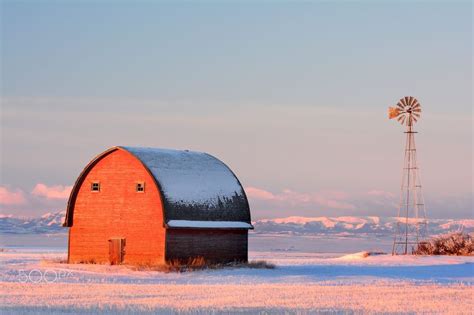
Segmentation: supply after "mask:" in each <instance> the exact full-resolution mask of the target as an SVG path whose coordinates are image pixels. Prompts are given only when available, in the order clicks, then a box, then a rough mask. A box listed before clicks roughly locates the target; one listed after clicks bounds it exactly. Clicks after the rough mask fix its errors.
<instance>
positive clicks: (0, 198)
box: [0, 186, 26, 206]
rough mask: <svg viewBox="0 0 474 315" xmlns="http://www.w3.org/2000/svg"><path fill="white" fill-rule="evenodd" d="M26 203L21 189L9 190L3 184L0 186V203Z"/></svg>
mask: <svg viewBox="0 0 474 315" xmlns="http://www.w3.org/2000/svg"><path fill="white" fill-rule="evenodd" d="M25 203H26V199H25V194H24V193H23V191H22V190H19V189H16V190H15V191H13V190H9V189H8V188H7V187H5V186H0V204H2V205H9V206H11V205H23V204H25Z"/></svg>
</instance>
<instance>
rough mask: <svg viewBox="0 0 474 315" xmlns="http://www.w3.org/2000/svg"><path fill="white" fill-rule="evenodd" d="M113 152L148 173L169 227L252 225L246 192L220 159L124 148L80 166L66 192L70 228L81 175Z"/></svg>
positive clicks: (200, 154)
mask: <svg viewBox="0 0 474 315" xmlns="http://www.w3.org/2000/svg"><path fill="white" fill-rule="evenodd" d="M115 150H125V151H127V152H129V153H131V154H132V155H133V156H135V157H136V158H137V159H138V160H139V161H140V162H141V163H142V164H143V166H144V167H145V168H146V169H147V170H148V171H149V173H150V174H151V175H152V177H153V178H154V180H155V183H156V184H157V186H158V189H159V191H160V193H161V197H162V202H163V210H164V222H165V224H166V225H167V226H168V227H181V228H182V227H184V228H186V227H196V228H199V227H200V228H219V227H220V228H252V226H251V219H250V209H249V204H248V201H247V197H246V195H245V191H244V189H243V187H242V185H241V184H240V182H239V180H238V179H237V177H236V176H235V174H234V173H233V172H232V171H231V170H230V168H229V167H228V166H227V165H225V164H224V163H223V162H221V161H220V160H219V159H217V158H215V157H214V156H212V155H210V154H207V153H203V152H193V151H189V150H170V149H159V148H143V147H128V146H121V147H114V148H111V149H109V150H107V151H105V152H104V153H102V154H101V155H99V156H98V157H96V158H95V159H94V160H93V161H91V163H89V165H88V166H87V167H86V168H85V169H84V171H83V173H82V174H81V175H80V176H79V179H78V181H77V182H76V185H75V186H74V188H73V191H72V192H71V197H70V200H69V203H68V210H67V214H66V222H65V225H66V226H72V220H73V211H74V209H73V208H74V202H75V197H74V193H75V194H76V195H77V191H78V190H79V187H80V185H81V183H82V181H81V177H82V178H84V177H85V176H86V175H87V173H88V171H89V170H90V169H91V168H92V167H93V166H94V165H95V164H96V163H97V161H98V160H100V159H101V158H102V157H104V156H105V155H107V154H109V153H111V152H113V151H115ZM76 186H77V187H76ZM75 190H77V191H76V192H75Z"/></svg>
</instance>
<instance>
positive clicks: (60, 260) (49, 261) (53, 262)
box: [40, 257, 67, 265]
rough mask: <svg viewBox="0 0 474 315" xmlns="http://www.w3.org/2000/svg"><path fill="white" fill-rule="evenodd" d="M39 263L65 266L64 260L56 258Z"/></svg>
mask: <svg viewBox="0 0 474 315" xmlns="http://www.w3.org/2000/svg"><path fill="white" fill-rule="evenodd" d="M40 263H41V264H42V265H53V264H67V259H66V258H61V257H56V258H47V259H46V258H43V259H41V261H40Z"/></svg>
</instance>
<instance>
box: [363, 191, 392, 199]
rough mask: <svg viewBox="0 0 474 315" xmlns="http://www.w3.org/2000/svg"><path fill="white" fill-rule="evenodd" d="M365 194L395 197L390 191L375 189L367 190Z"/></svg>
mask: <svg viewBox="0 0 474 315" xmlns="http://www.w3.org/2000/svg"><path fill="white" fill-rule="evenodd" d="M367 195H369V196H380V197H386V198H393V197H395V195H394V194H393V193H391V192H388V191H383V190H377V189H374V190H371V191H368V192H367Z"/></svg>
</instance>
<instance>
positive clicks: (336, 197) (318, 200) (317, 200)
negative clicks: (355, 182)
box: [245, 187, 355, 210]
mask: <svg viewBox="0 0 474 315" xmlns="http://www.w3.org/2000/svg"><path fill="white" fill-rule="evenodd" d="M245 192H246V194H247V196H248V197H249V198H250V199H255V200H263V201H270V202H274V203H282V204H288V205H291V206H303V205H317V206H323V207H328V208H333V209H347V210H353V209H355V206H354V205H353V204H351V203H349V202H347V201H346V200H345V199H346V198H347V195H346V194H345V193H344V192H341V191H330V190H325V191H320V192H317V193H299V192H296V191H292V190H290V189H284V190H283V191H282V192H281V193H278V194H274V193H271V192H269V191H266V190H264V189H260V188H256V187H247V188H246V189H245Z"/></svg>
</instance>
